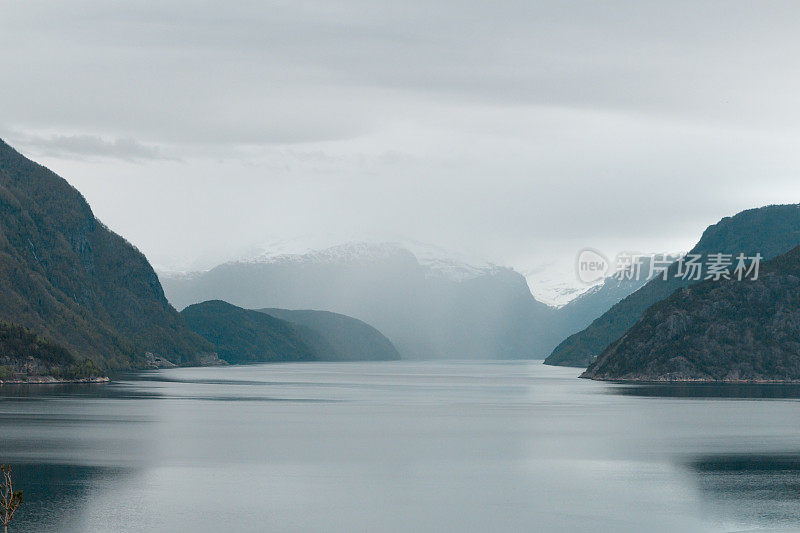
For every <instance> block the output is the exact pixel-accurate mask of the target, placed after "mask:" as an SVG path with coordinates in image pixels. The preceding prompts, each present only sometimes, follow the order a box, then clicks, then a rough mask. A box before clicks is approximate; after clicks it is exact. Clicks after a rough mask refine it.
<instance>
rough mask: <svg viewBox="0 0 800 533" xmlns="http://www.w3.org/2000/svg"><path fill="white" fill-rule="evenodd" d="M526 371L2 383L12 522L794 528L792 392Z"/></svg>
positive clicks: (210, 371)
mask: <svg viewBox="0 0 800 533" xmlns="http://www.w3.org/2000/svg"><path fill="white" fill-rule="evenodd" d="M578 373H579V372H578V371H577V370H575V369H563V368H552V367H547V366H544V365H542V364H540V363H539V362H508V363H506V362H502V363H460V362H448V363H421V362H391V363H331V364H328V363H305V364H278V365H256V366H240V367H229V368H200V369H175V370H163V371H154V372H147V373H141V374H136V375H129V376H122V377H121V378H120V379H119V380H117V381H115V382H113V383H110V384H106V385H88V386H31V387H10V386H4V387H0V460H2V462H7V463H11V464H13V465H14V467H15V471H16V472H17V476H16V477H17V479H18V484H19V486H20V487H21V488H23V489H24V491H25V496H26V503H25V505H24V507H23V509H22V510H21V511H20V513H19V514H18V517H17V518H16V519H15V524H14V526H13V527H12V528H11V531H19V532H22V531H26V532H50V531H52V532H56V531H57V532H69V531H75V532H89V531H91V532H95V531H102V532H105V531H108V532H117V531H137V532H139V531H170V532H172V531H197V532H205V531H214V532H217V531H226V532H227V531H237V532H238V531H276V532H283V531H297V532H301V531H302V532H307V531H325V532H348V533H349V532H361V531H364V532H373V531H408V532H427V531H430V532H450V531H454V532H470V531H490V532H501V531H503V532H504V531H515V532H516V531H561V530H563V531H587V532H588V531H592V532H596V531H615V532H616V531H670V532H671V531H742V530H760V529H768V530H787V531H793V530H800V403H799V402H800V400H798V398H800V388H798V387H787V386H784V387H780V386H761V387H735V386H715V387H711V386H696V387H695V386H691V387H668V386H645V387H631V386H621V385H611V384H602V383H595V382H590V381H585V380H579V379H576V376H577V374H578Z"/></svg>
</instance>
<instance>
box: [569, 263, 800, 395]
mask: <svg viewBox="0 0 800 533" xmlns="http://www.w3.org/2000/svg"><path fill="white" fill-rule="evenodd" d="M581 377H585V378H591V379H596V380H615V381H634V382H651V381H705V382H707V381H719V382H754V383H766V382H796V381H800V247H798V248H795V249H793V250H792V251H790V252H789V253H787V254H784V255H782V256H779V257H777V258H775V259H773V260H772V261H769V262H768V263H766V264H764V265H763V266H762V272H761V273H760V276H759V278H758V279H757V280H752V279H744V280H741V281H739V280H736V279H732V280H720V281H711V280H709V281H704V282H700V283H697V284H695V285H692V286H691V287H688V288H684V289H679V290H678V291H676V292H675V293H674V294H672V295H671V296H670V297H668V298H667V299H666V300H664V301H662V302H659V303H657V304H655V305H653V306H652V307H651V308H650V309H648V310H647V311H646V312H645V314H644V316H643V317H642V319H641V320H639V321H638V322H637V323H636V324H635V325H634V326H633V327H632V328H630V330H628V331H627V332H626V333H625V334H624V335H623V336H622V338H620V339H619V340H618V341H616V342H614V343H613V344H612V345H611V346H609V347H608V348H607V349H606V350H605V351H604V352H603V353H602V354H601V355H600V357H598V358H597V360H596V361H595V362H594V363H592V364H591V365H590V366H589V368H588V369H587V370H586V372H585V373H584V374H583V375H582V376H581Z"/></svg>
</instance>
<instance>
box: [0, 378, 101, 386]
mask: <svg viewBox="0 0 800 533" xmlns="http://www.w3.org/2000/svg"><path fill="white" fill-rule="evenodd" d="M109 381H111V379H110V378H109V377H108V376H102V377H98V378H73V379H65V378H54V377H53V376H31V377H30V378H28V379H6V380H0V386H3V385H64V384H69V383H75V384H79V383H108V382H109Z"/></svg>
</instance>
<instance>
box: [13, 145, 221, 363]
mask: <svg viewBox="0 0 800 533" xmlns="http://www.w3.org/2000/svg"><path fill="white" fill-rule="evenodd" d="M0 321H2V322H4V323H6V326H4V327H6V332H7V333H9V334H11V335H12V337H13V335H17V336H20V335H21V336H22V337H25V335H22V334H19V335H18V333H19V331H20V330H18V329H15V328H16V327H23V328H24V329H25V331H27V332H30V333H31V334H33V335H35V336H37V337H41V338H42V339H45V340H46V342H43V343H39V342H38V341H37V342H33V341H32V340H31V339H30V338H28V339H27V340H24V339H23V340H21V341H20V342H18V343H17V346H18V347H21V346H27V348H25V349H22V348H18V351H17V352H13V351H12V352H10V353H12V354H14V355H13V356H9V355H8V352H4V355H5V356H6V366H9V367H10V368H12V370H13V371H14V372H22V373H26V374H29V375H30V374H32V373H35V372H39V371H47V372H50V373H52V372H55V371H56V370H58V371H59V372H60V373H61V374H62V375H64V376H68V375H72V374H75V373H78V374H85V373H86V372H87V371H86V369H87V365H88V367H91V368H95V369H96V370H97V372H100V371H102V370H104V369H107V368H131V367H143V366H145V365H146V364H147V361H148V358H149V357H150V358H152V357H155V356H158V357H161V358H164V359H166V360H169V361H171V362H172V363H175V364H200V363H209V362H213V361H214V360H216V354H215V353H214V347H213V346H212V345H211V344H210V343H209V342H207V341H206V340H204V339H203V338H201V337H200V336H199V335H197V334H195V333H194V332H192V331H191V330H190V329H189V328H188V327H187V326H186V324H185V323H184V322H183V320H182V319H181V317H180V315H179V314H178V313H177V312H176V311H175V310H174V309H173V308H172V306H170V304H169V303H168V302H167V300H166V298H165V297H164V293H163V291H162V289H161V285H160V283H159V281H158V277H157V276H156V274H155V272H154V271H153V269H152V268H151V266H150V264H149V263H148V262H147V259H145V257H144V256H143V255H142V254H141V253H140V252H139V251H138V250H136V248H134V247H133V246H131V245H130V244H129V243H128V242H126V241H125V240H124V239H123V238H122V237H120V236H119V235H117V234H115V233H113V232H112V231H110V230H109V229H108V228H106V227H105V226H104V225H103V224H102V223H101V222H100V221H99V220H97V219H96V218H95V216H94V214H93V213H92V211H91V209H90V208H89V205H88V204H87V203H86V201H85V200H84V198H83V197H82V196H81V194H80V193H79V192H78V191H77V190H75V189H74V188H73V187H72V186H70V185H69V184H68V183H67V182H66V181H65V180H63V179H62V178H60V177H59V176H57V175H56V174H54V173H53V172H51V171H50V170H48V169H46V168H45V167H43V166H41V165H38V164H36V163H34V162H32V161H30V160H29V159H27V158H25V157H23V156H22V155H21V154H19V153H18V152H16V151H15V150H13V149H12V148H11V147H10V146H8V145H7V144H6V143H5V142H3V141H0ZM14 332H17V333H14ZM54 346H55V347H58V348H59V349H54V348H53V347H54ZM20 350H21V351H20ZM60 350H63V352H62V351H60ZM64 353H68V354H69V357H68V358H65V356H64ZM56 354H60V355H57V357H56ZM148 354H151V355H148ZM36 369H38V370H36ZM48 369H49V370H48ZM80 369H83V370H80Z"/></svg>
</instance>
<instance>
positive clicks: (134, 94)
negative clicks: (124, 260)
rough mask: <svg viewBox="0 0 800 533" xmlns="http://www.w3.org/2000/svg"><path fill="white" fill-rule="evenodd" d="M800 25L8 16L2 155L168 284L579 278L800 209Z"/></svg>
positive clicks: (492, 15) (381, 10) (479, 15)
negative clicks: (515, 274) (426, 246)
mask: <svg viewBox="0 0 800 533" xmlns="http://www.w3.org/2000/svg"><path fill="white" fill-rule="evenodd" d="M799 17H800V4H798V3H796V2H780V1H767V2H749V1H748V2H738V1H734V0H727V1H720V2H702V1H690V2H682V1H672V2H632V1H629V2H571V1H563V0H559V1H554V2H541V1H539V2H534V1H531V0H519V1H517V0H510V1H506V2H478V1H474V0H461V1H459V2H453V1H449V0H448V1H439V0H425V1H418V0H404V1H402V2H398V1H391V2H389V1H386V2H384V1H381V0H369V1H366V0H364V1H362V0H339V1H333V0H325V1H300V0H290V1H272V2H270V1H244V0H226V1H225V2H221V1H217V2H211V1H203V0H193V1H177V0H158V1H154V2H151V1H146V0H139V1H137V2H130V1H128V2H122V1H113V0H70V1H69V2H67V1H61V0H46V1H40V0H3V1H2V2H0V65H1V66H2V68H0V137H2V138H3V139H5V140H6V141H8V142H9V143H10V144H12V146H14V147H16V148H17V149H19V150H20V151H22V152H23V153H24V154H25V155H27V156H28V157H31V158H33V159H35V160H37V161H39V162H41V163H42V164H45V165H46V166H48V167H49V168H51V169H52V170H54V171H56V172H57V173H58V174H60V175H61V176H63V177H64V178H66V179H67V180H68V181H69V182H70V183H72V184H73V185H74V186H76V187H77V188H78V189H79V190H80V191H81V192H82V193H83V194H84V195H85V196H86V198H87V200H88V201H89V203H90V204H91V206H92V208H93V210H94V212H95V214H96V215H97V216H98V217H99V218H100V219H101V220H103V221H104V222H105V223H106V224H107V225H109V226H110V227H111V228H112V229H114V230H115V231H117V232H118V233H120V234H122V235H124V236H125V237H126V238H127V239H128V240H130V241H131V242H132V243H134V244H135V245H136V246H138V247H139V248H140V249H141V250H142V251H143V252H144V253H145V254H146V255H147V256H148V258H149V259H150V260H151V262H152V263H153V264H154V265H155V266H156V267H157V268H160V269H167V270H171V269H174V270H185V269H196V268H208V267H210V266H213V265H214V264H217V263H220V262H223V261H226V260H229V259H232V258H236V257H242V256H245V255H247V254H249V253H252V252H253V251H254V250H255V251H259V250H262V249H265V248H266V249H269V248H270V247H273V246H275V247H277V248H280V247H284V248H285V247H291V246H298V247H308V246H312V247H322V246H327V245H335V244H340V243H342V242H347V241H352V240H387V241H404V240H414V241H419V242H425V243H433V244H436V245H439V246H442V247H445V248H447V249H451V250H457V251H459V252H462V253H468V254H472V255H474V256H475V257H480V258H481V259H482V260H488V261H491V262H494V263H496V264H502V265H508V266H512V267H514V268H516V269H517V270H519V271H521V272H523V273H526V274H528V277H529V280H530V279H532V278H537V277H541V278H543V279H544V278H550V277H552V276H554V275H555V276H563V277H565V279H566V278H569V279H573V273H572V272H571V269H570V265H571V264H572V262H573V261H574V258H575V256H576V254H577V252H578V251H579V250H581V249H583V248H585V247H592V248H595V249H598V250H602V251H603V252H604V253H606V254H608V255H611V256H613V254H615V253H616V252H618V251H620V250H637V251H649V252H661V251H669V252H676V251H685V250H688V249H689V248H690V247H691V246H692V245H693V244H694V243H695V242H696V241H697V239H698V238H699V236H700V234H701V232H702V230H703V229H705V227H706V226H708V225H709V224H712V223H714V222H716V221H718V220H719V219H720V218H722V217H724V216H728V215H732V214H735V213H736V212H738V211H741V210H743V209H747V208H750V207H758V206H761V205H767V204H772V203H794V202H798V201H800V179H798V176H800V150H798V141H800V98H798V97H797V95H798V94H800V62H798V61H797V52H798V50H800V31H797V20H798V19H799Z"/></svg>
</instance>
